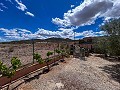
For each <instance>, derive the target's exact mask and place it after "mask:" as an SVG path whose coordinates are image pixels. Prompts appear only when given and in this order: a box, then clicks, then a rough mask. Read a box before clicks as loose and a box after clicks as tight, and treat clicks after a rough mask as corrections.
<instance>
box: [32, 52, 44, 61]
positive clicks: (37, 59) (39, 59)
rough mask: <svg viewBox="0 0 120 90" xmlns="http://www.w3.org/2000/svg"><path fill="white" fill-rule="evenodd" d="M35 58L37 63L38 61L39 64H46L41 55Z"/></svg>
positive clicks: (35, 55)
mask: <svg viewBox="0 0 120 90" xmlns="http://www.w3.org/2000/svg"><path fill="white" fill-rule="evenodd" d="M33 58H34V59H36V61H37V62H38V63H44V61H43V59H42V57H41V55H39V54H38V53H36V54H34V57H33Z"/></svg>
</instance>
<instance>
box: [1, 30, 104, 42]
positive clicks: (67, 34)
mask: <svg viewBox="0 0 120 90" xmlns="http://www.w3.org/2000/svg"><path fill="white" fill-rule="evenodd" d="M0 33H2V34H3V35H4V38H2V39H3V40H4V41H5V40H6V41H11V40H27V39H33V38H34V39H46V38H51V37H56V38H70V39H74V32H73V30H71V29H64V28H61V29H60V30H59V31H49V30H45V29H39V28H38V31H36V32H35V33H32V32H31V31H29V30H26V29H20V28H14V29H5V28H0ZM103 35H105V32H103V31H100V32H94V31H93V30H87V31H83V32H79V33H78V32H75V37H76V39H77V37H94V36H103ZM0 38H1V37H0ZM2 39H1V40H2ZM1 40H0V41H1Z"/></svg>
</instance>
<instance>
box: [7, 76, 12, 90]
mask: <svg viewBox="0 0 120 90" xmlns="http://www.w3.org/2000/svg"><path fill="white" fill-rule="evenodd" d="M11 81H12V78H10V82H9V83H8V87H7V90H9V87H10V84H11Z"/></svg>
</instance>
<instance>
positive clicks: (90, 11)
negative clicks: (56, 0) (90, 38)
mask: <svg viewBox="0 0 120 90" xmlns="http://www.w3.org/2000/svg"><path fill="white" fill-rule="evenodd" d="M101 17H103V18H104V19H110V18H116V17H120V2H119V0H84V2H83V3H81V4H80V5H79V6H77V7H76V8H74V9H72V10H68V12H67V13H64V16H63V19H60V18H53V19H52V22H53V23H54V24H56V25H58V26H63V27H67V26H84V25H91V24H94V23H95V20H96V19H97V18H101Z"/></svg>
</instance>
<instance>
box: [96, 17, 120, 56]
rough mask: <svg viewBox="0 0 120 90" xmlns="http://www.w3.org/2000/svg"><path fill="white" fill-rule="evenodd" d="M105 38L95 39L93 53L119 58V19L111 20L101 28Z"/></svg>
mask: <svg viewBox="0 0 120 90" xmlns="http://www.w3.org/2000/svg"><path fill="white" fill-rule="evenodd" d="M101 30H103V31H105V32H106V37H102V38H98V39H96V42H95V43H96V44H95V51H100V53H104V54H109V55H114V56H120V18H119V19H112V20H110V21H108V22H106V23H105V24H104V25H102V26H101Z"/></svg>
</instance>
